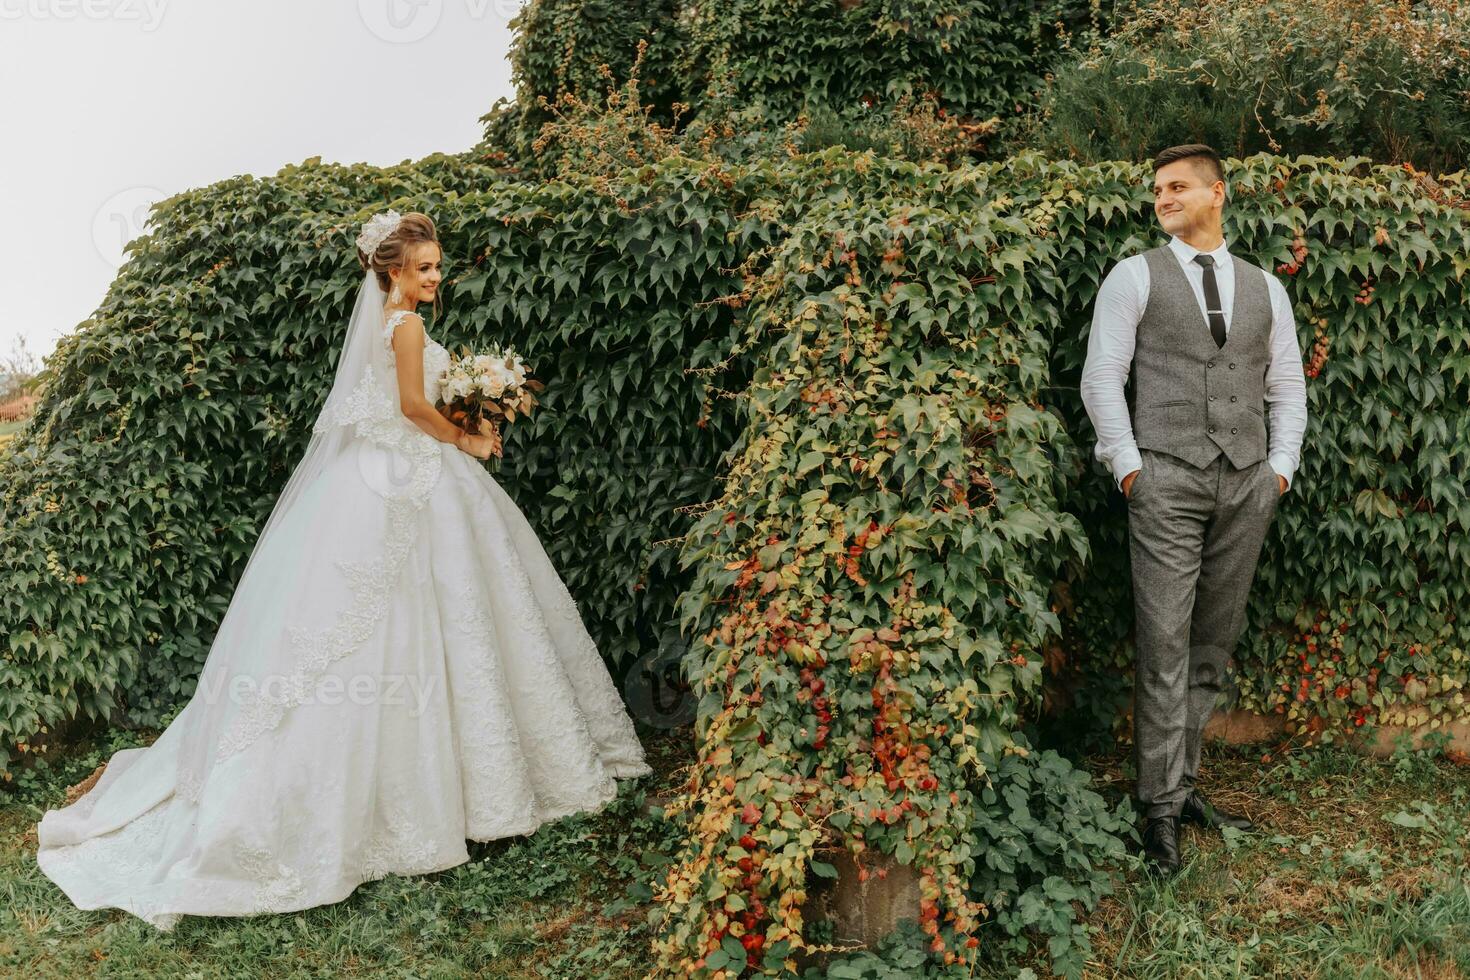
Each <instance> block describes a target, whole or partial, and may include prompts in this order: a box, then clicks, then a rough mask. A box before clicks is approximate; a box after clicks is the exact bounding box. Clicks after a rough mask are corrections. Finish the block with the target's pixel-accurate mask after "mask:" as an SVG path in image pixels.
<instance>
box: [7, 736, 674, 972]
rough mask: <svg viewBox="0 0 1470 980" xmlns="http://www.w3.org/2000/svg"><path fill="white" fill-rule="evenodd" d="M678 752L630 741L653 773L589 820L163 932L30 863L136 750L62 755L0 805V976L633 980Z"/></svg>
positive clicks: (666, 742) (642, 951)
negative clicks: (92, 787) (245, 914)
mask: <svg viewBox="0 0 1470 980" xmlns="http://www.w3.org/2000/svg"><path fill="white" fill-rule="evenodd" d="M687 742H688V733H687V732H680V733H677V734H673V735H663V736H658V737H655V738H652V739H645V745H646V746H647V748H648V751H649V756H650V762H651V763H652V764H653V765H654V767H655V769H656V775H654V776H651V777H645V778H643V779H641V780H635V781H627V780H625V781H622V782H621V783H620V788H621V792H620V794H619V797H618V799H617V800H616V801H615V802H613V803H612V804H609V806H608V807H607V808H606V809H604V810H603V811H601V812H600V813H597V814H591V815H580V816H577V817H571V818H567V819H564V820H561V821H558V822H556V823H555V824H551V825H548V826H546V827H543V828H541V829H540V830H539V831H538V832H537V833H536V834H534V835H532V836H530V837H518V838H511V839H507V840H501V841H493V842H490V843H487V844H472V845H471V847H470V861H469V862H467V863H466V864H462V865H460V866H459V867H456V868H451V869H449V870H448V871H443V872H439V873H437V874H432V875H423V876H416V877H409V878H401V877H397V876H389V877H387V878H384V879H381V880H379V881H375V882H370V883H368V884H365V885H362V886H359V887H358V889H357V890H356V891H355V892H354V893H353V894H352V895H351V896H350V897H349V898H348V899H346V900H345V901H343V902H340V903H338V904H335V905H330V906H323V907H319V908H315V909H309V910H307V911H304V912H301V913H296V914H291V915H280V916H269V915H266V916H252V917H249V918H209V917H194V916H186V917H185V918H184V919H183V920H182V921H181V922H180V923H179V924H178V926H177V927H176V928H175V930H174V931H173V932H171V933H161V932H158V931H156V930H154V929H153V928H152V927H151V926H148V925H146V924H145V923H143V922H142V921H141V920H138V919H136V918H134V917H132V916H131V915H128V914H127V913H124V912H119V911H116V910H111V911H109V910H101V911H95V912H83V911H79V910H77V909H76V908H74V907H73V906H71V904H70V903H69V902H68V901H67V899H66V896H65V895H64V894H63V893H62V892H61V891H60V889H58V888H57V887H56V886H55V885H53V884H52V883H51V881H50V880H49V879H47V878H46V877H45V876H44V875H42V874H41V872H40V870H39V869H38V868H37V867H36V863H35V847H36V840H35V822H36V821H37V820H38V819H39V818H40V816H41V814H42V813H43V812H44V811H45V809H46V808H47V807H51V806H55V805H57V804H58V803H59V802H60V800H61V799H62V798H63V796H64V792H65V787H66V786H68V785H71V784H73V783H75V782H77V781H79V780H81V779H82V778H83V777H85V776H86V775H87V774H88V773H89V772H90V771H91V769H92V768H93V767H95V766H96V765H97V764H98V763H99V762H100V761H101V760H103V759H105V758H107V757H108V756H109V755H110V754H111V752H112V751H114V750H115V749H116V748H119V747H123V746H125V745H128V744H138V743H137V741H136V740H134V739H129V738H126V737H122V736H119V737H115V738H114V739H113V740H111V741H110V742H108V743H107V744H105V745H89V746H85V747H78V748H75V749H69V750H67V752H66V753H65V755H64V756H62V757H61V758H59V759H58V760H57V764H56V765H55V766H54V767H48V769H47V770H46V771H44V772H40V773H36V774H33V775H31V776H30V778H27V779H25V780H23V781H21V783H20V785H19V787H18V789H17V792H16V794H15V796H14V798H12V799H9V800H7V801H5V804H4V806H3V807H0V835H3V836H0V839H3V845H0V896H3V899H4V901H3V907H0V977H7V978H8V977H27V978H36V980H42V978H68V980H70V978H79V977H109V978H112V977H118V978H123V977H126V978H132V977H137V978H150V980H151V978H171V977H191V978H200V980H206V978H210V980H212V978H231V980H234V978H245V977H272V978H274V977H373V978H378V977H404V978H407V977H415V978H450V977H464V976H478V977H507V978H510V977H517V978H519V977H526V978H530V977H547V976H551V977H592V976H601V977H613V978H622V977H637V976H642V975H643V974H644V972H645V969H646V962H645V961H646V959H647V950H648V947H649V943H650V938H649V935H648V927H647V922H646V908H644V907H642V906H641V905H640V904H639V902H638V901H637V900H638V899H643V898H646V897H647V891H646V888H647V884H648V882H650V881H651V880H652V878H653V876H654V875H655V874H656V872H657V868H658V866H659V861H660V859H659V858H658V856H657V854H658V852H660V851H668V850H670V849H671V847H672V841H671V840H669V839H668V837H667V834H668V825H667V823H666V822H665V821H664V820H663V819H662V815H661V813H660V812H659V811H658V810H657V809H656V808H651V807H648V806H646V795H647V794H648V793H650V792H653V791H656V790H658V789H660V788H661V787H662V786H663V785H664V783H665V782H666V780H667V779H668V778H670V774H671V773H672V772H674V771H675V770H676V769H677V768H678V766H680V765H682V764H683V763H684V761H685V757H686V756H687V754H688V751H687V749H686V747H685V746H686V745H687ZM630 889H631V894H632V896H633V897H631V898H630Z"/></svg>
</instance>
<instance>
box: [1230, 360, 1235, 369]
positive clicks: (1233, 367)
mask: <svg viewBox="0 0 1470 980" xmlns="http://www.w3.org/2000/svg"><path fill="white" fill-rule="evenodd" d="M1230 370H1232V371H1234V370H1235V362H1234V361H1231V362H1230Z"/></svg>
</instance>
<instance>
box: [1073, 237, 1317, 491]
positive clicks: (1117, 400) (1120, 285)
mask: <svg viewBox="0 0 1470 980" xmlns="http://www.w3.org/2000/svg"><path fill="white" fill-rule="evenodd" d="M1226 244H1227V243H1225V242H1223V241H1222V242H1221V243H1220V247H1219V248H1217V249H1215V250H1214V251H1212V252H1209V253H1207V254H1209V255H1211V256H1213V257H1214V259H1215V282H1216V284H1217V285H1218V286H1219V288H1220V306H1221V307H1222V308H1223V309H1224V311H1225V331H1226V333H1227V334H1228V333H1229V332H1230V320H1231V313H1232V312H1233V310H1234V305H1235V263H1234V262H1233V261H1231V258H1230V253H1229V251H1227V250H1226ZM1169 249H1170V251H1172V252H1173V253H1174V257H1175V258H1177V259H1178V260H1179V266H1180V268H1182V269H1183V270H1184V275H1185V278H1187V279H1188V280H1189V284H1190V286H1192V287H1193V288H1194V297H1195V299H1196V300H1198V301H1199V310H1200V321H1199V328H1200V330H1202V331H1205V332H1206V333H1208V332H1209V329H1210V323H1209V318H1208V316H1207V314H1206V312H1205V310H1206V307H1205V270H1204V267H1203V266H1201V265H1200V264H1199V263H1198V262H1195V261H1194V257H1195V256H1196V255H1199V254H1200V250H1199V249H1197V248H1195V247H1194V246H1193V245H1190V244H1188V243H1187V242H1184V241H1181V240H1180V239H1179V238H1178V237H1177V236H1176V237H1174V238H1171V239H1170V241H1169ZM1266 287H1267V292H1268V293H1270V296H1271V341H1270V347H1271V351H1270V363H1269V366H1268V367H1267V369H1266V403H1267V405H1269V406H1270V419H1271V431H1270V437H1271V438H1270V451H1269V454H1268V457H1267V458H1268V460H1269V462H1270V465H1271V469H1273V470H1275V471H1276V472H1277V473H1279V474H1280V475H1281V476H1283V477H1285V478H1286V482H1287V486H1290V485H1291V478H1292V476H1293V475H1294V474H1295V473H1296V468H1297V464H1298V463H1299V462H1300V460H1301V448H1302V437H1303V436H1304V435H1305V434H1306V431H1307V381H1306V377H1305V375H1304V374H1303V371H1302V352H1301V347H1300V346H1299V345H1298V344H1297V339H1296V318H1295V316H1294V315H1293V313H1292V309H1291V297H1290V296H1288V295H1287V293H1286V287H1285V286H1283V285H1282V284H1281V280H1279V279H1277V278H1276V277H1275V276H1274V275H1272V274H1271V273H1270V272H1267V273H1266ZM1148 289H1149V275H1148V260H1147V259H1145V258H1144V256H1143V254H1142V253H1139V254H1138V255H1130V256H1128V258H1126V259H1123V260H1122V261H1120V262H1119V263H1118V264H1116V265H1115V266H1113V268H1112V271H1110V272H1109V273H1108V275H1107V278H1105V279H1104V280H1103V282H1102V285H1101V286H1100V287H1098V291H1097V302H1096V303H1095V304H1094V306H1093V310H1092V333H1091V334H1090V335H1089V336H1088V338H1087V360H1086V362H1085V363H1084V364H1083V366H1082V404H1083V406H1084V407H1085V408H1086V409H1087V415H1088V417H1089V418H1091V419H1092V427H1093V429H1094V430H1095V431H1096V433H1097V449H1096V451H1095V454H1094V455H1095V456H1096V457H1097V459H1098V460H1099V461H1100V462H1102V463H1103V464H1105V465H1106V466H1108V467H1109V468H1110V469H1111V470H1112V473H1113V479H1114V481H1116V482H1117V484H1118V486H1119V487H1120V488H1121V487H1122V485H1123V477H1125V476H1127V475H1128V474H1129V473H1132V472H1133V471H1134V470H1136V469H1138V468H1139V466H1140V465H1141V463H1142V457H1141V456H1140V455H1139V452H1138V444H1137V443H1136V442H1134V439H1133V423H1132V421H1131V420H1130V419H1129V417H1128V402H1127V399H1126V398H1125V397H1124V394H1123V385H1124V383H1125V382H1126V381H1127V380H1128V372H1129V371H1130V370H1131V369H1132V367H1133V347H1134V342H1135V339H1136V337H1137V332H1138V321H1139V319H1140V318H1141V317H1142V316H1143V310H1144V306H1145V305H1146V304H1147V302H1148Z"/></svg>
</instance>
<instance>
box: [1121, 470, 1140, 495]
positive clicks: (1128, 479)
mask: <svg viewBox="0 0 1470 980" xmlns="http://www.w3.org/2000/svg"><path fill="white" fill-rule="evenodd" d="M1139 472H1140V471H1139V470H1134V471H1133V472H1132V473H1129V474H1128V475H1127V476H1125V477H1123V496H1124V497H1127V498H1132V496H1133V481H1134V480H1135V479H1137V477H1138V474H1139Z"/></svg>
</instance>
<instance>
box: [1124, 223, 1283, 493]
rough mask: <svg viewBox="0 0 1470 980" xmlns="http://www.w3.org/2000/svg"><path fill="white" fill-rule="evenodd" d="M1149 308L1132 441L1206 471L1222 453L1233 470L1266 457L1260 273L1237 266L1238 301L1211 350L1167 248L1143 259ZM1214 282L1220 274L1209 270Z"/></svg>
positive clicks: (1141, 336) (1266, 347)
mask: <svg viewBox="0 0 1470 980" xmlns="http://www.w3.org/2000/svg"><path fill="white" fill-rule="evenodd" d="M1143 257H1144V259H1145V260H1147V262H1148V281H1149V287H1148V302H1147V305H1146V306H1145V308H1144V312H1143V317H1142V318H1141V319H1140V320H1139V321H1138V335H1137V340H1136V343H1135V347H1134V353H1133V374H1132V378H1133V400H1132V404H1131V406H1130V408H1131V412H1132V416H1133V436H1134V440H1135V441H1136V442H1137V443H1138V446H1139V448H1141V449H1155V450H1158V451H1160V452H1165V453H1169V454H1170V455H1172V456H1178V457H1179V458H1180V459H1183V460H1185V461H1186V462H1188V463H1192V464H1193V465H1195V466H1197V467H1201V468H1203V467H1205V466H1207V465H1209V463H1210V462H1211V461H1212V460H1214V459H1215V457H1216V456H1218V455H1220V453H1222V452H1223V453H1224V454H1225V455H1226V457H1227V458H1228V459H1229V460H1230V462H1231V464H1232V465H1233V466H1235V467H1236V468H1242V467H1245V466H1249V465H1250V464H1252V463H1255V462H1258V461H1260V460H1262V459H1265V458H1266V415H1265V410H1266V367H1267V365H1268V364H1269V362H1270V354H1271V343H1270V342H1271V295H1270V293H1269V292H1267V289H1266V274H1265V273H1264V272H1263V271H1262V270H1261V269H1260V267H1259V266H1255V265H1252V264H1251V263H1249V262H1247V261H1245V260H1244V259H1241V258H1238V257H1236V256H1231V257H1230V258H1231V261H1233V262H1234V263H1235V302H1234V304H1233V309H1232V312H1231V317H1230V321H1229V324H1230V329H1229V331H1228V332H1227V335H1226V339H1225V346H1223V347H1216V346H1215V339H1214V338H1213V337H1211V336H1210V325H1209V321H1208V320H1207V319H1206V318H1205V315H1204V313H1203V312H1202V311H1201V310H1200V304H1199V301H1198V300H1197V299H1195V294H1194V289H1193V288H1192V287H1191V286H1190V284H1189V280H1188V279H1187V278H1185V275H1184V270H1183V269H1181V268H1180V267H1179V260H1178V259H1177V258H1175V256H1174V254H1173V252H1172V251H1170V249H1169V247H1168V246H1167V245H1161V246H1159V247H1158V248H1153V249H1150V250H1148V251H1147V252H1144V253H1143ZM1215 274H1216V276H1219V275H1221V271H1220V270H1219V269H1218V268H1217V269H1216V270H1215Z"/></svg>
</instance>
